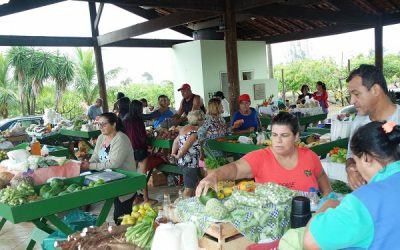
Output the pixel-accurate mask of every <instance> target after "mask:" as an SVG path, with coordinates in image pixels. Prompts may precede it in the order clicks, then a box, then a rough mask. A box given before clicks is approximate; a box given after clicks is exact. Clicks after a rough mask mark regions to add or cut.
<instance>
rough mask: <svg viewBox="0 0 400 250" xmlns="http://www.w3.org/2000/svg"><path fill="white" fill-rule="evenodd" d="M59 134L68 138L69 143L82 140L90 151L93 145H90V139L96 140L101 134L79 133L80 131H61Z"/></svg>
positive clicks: (97, 132)
mask: <svg viewBox="0 0 400 250" xmlns="http://www.w3.org/2000/svg"><path fill="white" fill-rule="evenodd" d="M60 134H61V135H65V136H68V138H69V141H70V143H72V142H73V141H76V140H82V141H84V142H85V143H86V144H87V145H88V146H89V147H90V148H91V149H94V146H95V145H93V144H92V143H90V139H93V138H97V137H98V136H99V135H100V134H101V132H100V130H93V131H80V130H70V129H61V130H60Z"/></svg>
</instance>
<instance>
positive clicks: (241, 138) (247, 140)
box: [238, 135, 254, 144]
mask: <svg viewBox="0 0 400 250" xmlns="http://www.w3.org/2000/svg"><path fill="white" fill-rule="evenodd" d="M238 141H239V143H243V144H254V143H253V139H252V138H250V137H247V136H243V135H241V136H239V138H238Z"/></svg>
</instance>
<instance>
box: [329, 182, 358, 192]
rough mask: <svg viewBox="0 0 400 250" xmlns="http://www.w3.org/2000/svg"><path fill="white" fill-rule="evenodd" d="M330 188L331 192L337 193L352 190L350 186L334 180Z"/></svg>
mask: <svg viewBox="0 0 400 250" xmlns="http://www.w3.org/2000/svg"><path fill="white" fill-rule="evenodd" d="M331 186H332V189H333V192H335V193H339V194H348V193H351V192H353V190H351V188H350V187H349V186H348V185H347V184H346V183H345V182H343V181H339V180H335V181H333V182H332V185H331Z"/></svg>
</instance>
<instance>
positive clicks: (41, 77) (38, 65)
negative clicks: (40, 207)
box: [26, 50, 55, 115]
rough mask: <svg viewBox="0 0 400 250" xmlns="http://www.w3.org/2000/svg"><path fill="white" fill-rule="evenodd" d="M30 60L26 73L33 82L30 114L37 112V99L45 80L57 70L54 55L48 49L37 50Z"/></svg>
mask: <svg viewBox="0 0 400 250" xmlns="http://www.w3.org/2000/svg"><path fill="white" fill-rule="evenodd" d="M29 59H30V60H29V61H28V64H29V67H28V71H27V74H26V75H29V79H30V83H31V92H30V93H31V95H30V97H31V98H30V99H31V103H30V109H29V114H31V115H33V114H35V110H36V99H37V97H38V95H39V93H40V90H41V89H42V87H43V81H45V80H46V79H48V78H49V77H50V76H51V72H55V64H54V55H53V54H52V53H50V52H47V51H42V50H35V51H34V52H33V53H32V54H31V57H30V58H29Z"/></svg>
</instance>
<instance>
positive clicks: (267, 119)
mask: <svg viewBox="0 0 400 250" xmlns="http://www.w3.org/2000/svg"><path fill="white" fill-rule="evenodd" d="M326 118H327V114H317V115H309V116H301V117H300V118H299V123H300V125H307V124H310V123H317V122H319V121H323V120H325V119H326ZM260 121H261V125H262V126H265V127H268V126H269V125H271V122H272V118H271V116H261V117H260Z"/></svg>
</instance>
